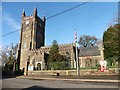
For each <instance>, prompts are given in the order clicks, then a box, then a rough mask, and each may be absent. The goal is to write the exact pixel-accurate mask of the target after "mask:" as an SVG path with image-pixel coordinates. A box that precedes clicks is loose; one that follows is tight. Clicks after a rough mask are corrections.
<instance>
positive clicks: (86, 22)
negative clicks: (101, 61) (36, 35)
mask: <svg viewBox="0 0 120 90" xmlns="http://www.w3.org/2000/svg"><path fill="white" fill-rule="evenodd" d="M82 3H83V2H34V3H33V2H2V35H4V34H7V33H9V32H13V31H15V30H19V29H20V27H21V15H22V10H23V9H24V10H25V13H26V15H27V16H30V15H33V10H34V8H35V7H37V10H38V16H39V17H41V18H42V17H43V15H45V16H46V18H47V17H50V16H52V15H55V14H56V13H59V12H62V11H64V10H66V9H69V8H71V7H74V6H76V5H79V4H82ZM117 14H118V3H117V2H89V3H87V4H85V5H83V6H80V7H78V8H75V9H73V10H71V11H68V12H66V13H63V14H61V15H59V16H56V17H53V18H51V19H48V20H46V27H45V46H49V45H51V43H52V41H53V40H57V42H58V44H67V43H72V42H74V32H75V31H76V32H77V37H78V40H79V37H80V36H81V35H94V36H96V37H97V38H102V37H103V33H104V31H106V30H107V28H108V27H109V26H110V25H112V23H113V19H114V18H115V17H116V16H117ZM0 23H1V22H0ZM19 39H20V32H19V31H18V32H15V33H13V34H10V35H7V36H5V37H2V45H3V46H6V45H11V43H13V44H14V45H15V44H17V43H18V42H19Z"/></svg>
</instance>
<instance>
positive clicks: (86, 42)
mask: <svg viewBox="0 0 120 90" xmlns="http://www.w3.org/2000/svg"><path fill="white" fill-rule="evenodd" d="M97 40H98V39H97V38H96V37H95V36H90V35H81V36H80V39H79V41H78V43H79V45H80V46H84V47H89V46H94V45H95V44H96V42H97Z"/></svg>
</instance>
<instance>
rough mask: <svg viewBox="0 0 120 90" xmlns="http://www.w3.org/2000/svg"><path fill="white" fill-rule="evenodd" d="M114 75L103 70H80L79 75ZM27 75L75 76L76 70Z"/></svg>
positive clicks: (45, 71)
mask: <svg viewBox="0 0 120 90" xmlns="http://www.w3.org/2000/svg"><path fill="white" fill-rule="evenodd" d="M109 74H111V75H115V74H117V73H116V72H115V70H105V72H100V71H97V70H80V75H109ZM28 75H56V76H58V75H77V71H76V70H43V71H28Z"/></svg>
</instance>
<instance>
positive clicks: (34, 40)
mask: <svg viewBox="0 0 120 90" xmlns="http://www.w3.org/2000/svg"><path fill="white" fill-rule="evenodd" d="M45 20H46V19H45V16H44V17H43V19H41V18H39V17H38V16H37V8H35V9H34V12H33V15H31V16H26V14H25V11H24V10H23V12H22V21H21V32H20V42H19V45H18V53H17V61H19V64H20V67H19V68H20V69H21V70H24V72H26V71H27V69H28V64H29V58H30V51H31V50H32V49H39V48H40V47H41V46H44V41H45Z"/></svg>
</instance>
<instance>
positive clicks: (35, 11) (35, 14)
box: [33, 7, 37, 18]
mask: <svg viewBox="0 0 120 90" xmlns="http://www.w3.org/2000/svg"><path fill="white" fill-rule="evenodd" d="M33 16H34V17H35V18H36V17H37V7H35V9H34V15H33Z"/></svg>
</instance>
